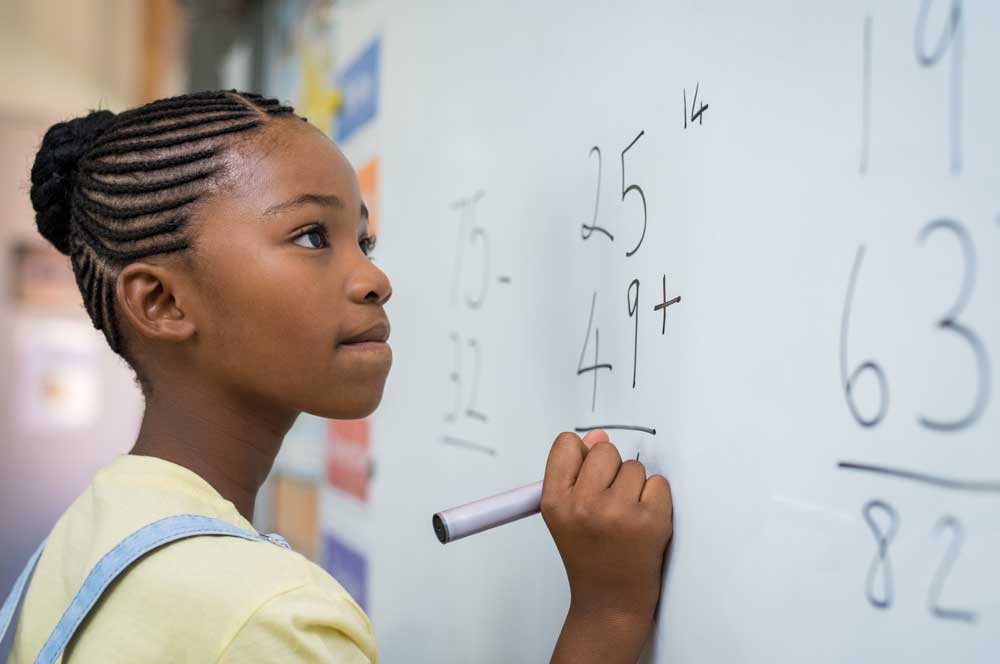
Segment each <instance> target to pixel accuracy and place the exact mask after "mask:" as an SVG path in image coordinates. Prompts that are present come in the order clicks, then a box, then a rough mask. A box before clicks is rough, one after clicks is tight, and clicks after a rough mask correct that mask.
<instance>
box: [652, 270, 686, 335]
mask: <svg viewBox="0 0 1000 664" xmlns="http://www.w3.org/2000/svg"><path fill="white" fill-rule="evenodd" d="M680 301H681V296H680V295H678V296H677V297H675V298H673V299H672V300H667V275H663V302H661V303H660V304H658V305H656V306H655V307H653V311H659V310H661V309H662V310H663V329H662V330H660V334H666V333H667V307H669V306H670V305H671V304H677V303H678V302H680Z"/></svg>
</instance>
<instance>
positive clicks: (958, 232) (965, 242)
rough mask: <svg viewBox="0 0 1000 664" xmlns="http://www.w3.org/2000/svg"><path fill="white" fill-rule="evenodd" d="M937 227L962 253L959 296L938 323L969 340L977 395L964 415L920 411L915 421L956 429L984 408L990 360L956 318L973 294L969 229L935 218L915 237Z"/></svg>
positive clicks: (921, 238) (973, 256)
mask: <svg viewBox="0 0 1000 664" xmlns="http://www.w3.org/2000/svg"><path fill="white" fill-rule="evenodd" d="M938 230H944V231H951V232H952V233H954V234H955V237H957V238H958V242H959V245H961V248H962V254H963V257H964V266H965V271H964V274H963V277H962V286H961V288H960V289H959V293H958V297H957V298H956V299H955V303H954V304H953V305H952V306H951V309H949V310H948V312H947V313H946V314H945V315H944V316H943V317H941V318H940V319H939V320H938V322H937V326H938V327H939V328H941V329H942V330H948V331H950V332H953V333H955V334H957V335H959V336H960V337H962V338H963V339H965V341H966V343H968V344H969V347H970V348H971V349H972V353H973V355H975V357H976V370H977V374H976V375H977V379H976V398H975V401H974V402H973V404H972V406H971V407H970V409H969V412H968V413H967V414H966V415H964V416H963V417H960V418H957V419H953V420H936V419H932V418H930V417H926V416H923V415H920V416H918V418H917V419H918V421H919V422H920V424H922V425H923V426H925V427H927V428H928V429H934V430H937V431H957V430H959V429H964V428H965V427H968V426H970V425H972V424H973V423H974V422H975V421H976V420H978V419H979V417H980V416H981V415H982V414H983V411H984V410H986V403H987V401H988V399H989V395H990V361H989V356H988V354H987V352H986V347H985V346H984V345H983V342H982V341H981V340H980V338H979V335H977V334H976V333H975V332H973V331H972V329H970V328H969V327H967V326H965V325H964V324H962V323H960V322H958V316H959V315H960V314H961V313H962V310H963V309H964V308H965V305H966V304H967V303H968V301H969V297H970V296H971V295H972V287H973V285H974V283H975V276H976V254H975V250H974V248H973V245H972V239H971V238H970V237H969V234H968V232H966V230H965V228H963V227H962V226H961V225H960V224H958V223H957V222H955V221H953V220H951V219H937V220H935V221H932V222H930V223H929V224H927V225H926V226H924V228H923V229H922V230H921V231H920V235H919V236H918V240H919V242H920V243H921V244H923V243H924V242H925V241H926V240H927V237H928V236H929V235H930V234H931V233H934V232H935V231H938Z"/></svg>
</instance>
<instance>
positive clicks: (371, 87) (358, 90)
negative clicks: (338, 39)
mask: <svg viewBox="0 0 1000 664" xmlns="http://www.w3.org/2000/svg"><path fill="white" fill-rule="evenodd" d="M380 47H381V40H380V39H379V38H377V37H376V38H375V39H373V40H372V41H371V43H370V44H369V45H368V46H367V47H366V48H365V49H364V50H363V51H362V52H361V54H360V55H359V56H358V57H357V58H355V60H354V61H353V62H351V64H349V65H347V67H345V68H344V70H343V73H341V74H340V76H339V77H337V88H338V89H339V90H340V93H341V95H342V104H343V105H342V106H341V107H340V112H339V113H338V115H337V126H336V136H337V142H338V143H340V142H343V141H346V140H347V139H349V138H350V137H351V136H352V135H353V134H354V133H355V132H356V131H358V130H359V129H361V128H362V127H364V126H365V125H366V124H367V123H368V122H370V121H371V120H373V119H374V118H375V116H376V115H377V114H378V95H379V55H380V53H379V52H380V50H381V48H380Z"/></svg>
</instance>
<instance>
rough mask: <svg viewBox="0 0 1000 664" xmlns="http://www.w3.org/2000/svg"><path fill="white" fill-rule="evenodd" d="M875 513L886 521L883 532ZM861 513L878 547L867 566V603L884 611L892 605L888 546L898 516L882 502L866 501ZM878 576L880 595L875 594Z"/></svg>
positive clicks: (893, 534) (894, 533)
mask: <svg viewBox="0 0 1000 664" xmlns="http://www.w3.org/2000/svg"><path fill="white" fill-rule="evenodd" d="M876 512H882V513H883V514H884V515H885V518H886V519H887V520H888V525H887V527H886V528H885V530H883V529H882V527H881V525H879V522H878V521H877V520H876V518H875V513H876ZM861 513H862V514H863V515H864V517H865V521H866V522H868V527H869V528H871V531H872V534H873V535H874V536H875V544H876V546H877V547H878V550H877V551H876V552H875V556H874V557H873V558H872V561H871V564H870V565H869V566H868V577H867V578H866V580H865V593H866V594H867V595H868V601H869V602H871V605H872V606H874V607H876V608H879V609H886V608H889V607H890V606H891V605H892V601H893V587H892V564H891V562H890V560H889V545H890V544H892V539H893V538H894V537H895V536H896V531H897V529H898V525H899V516H898V515H897V514H896V510H895V509H894V508H893V507H892V506H891V505H889V504H888V503H886V502H884V501H882V500H870V501H868V502H867V503H865V506H864V508H862V510H861ZM879 576H881V578H882V583H881V586H882V592H881V593H879V592H876V590H877V589H876V585H877V584H876V581H877V579H878V578H879Z"/></svg>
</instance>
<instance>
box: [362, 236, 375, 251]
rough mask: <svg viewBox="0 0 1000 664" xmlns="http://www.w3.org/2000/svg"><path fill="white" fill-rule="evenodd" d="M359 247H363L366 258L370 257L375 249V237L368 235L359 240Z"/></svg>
mask: <svg viewBox="0 0 1000 664" xmlns="http://www.w3.org/2000/svg"><path fill="white" fill-rule="evenodd" d="M358 246H359V247H361V251H362V252H364V254H365V256H370V255H371V253H372V250H374V249H375V236H374V235H366V236H365V237H363V238H361V239H360V240H358Z"/></svg>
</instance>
